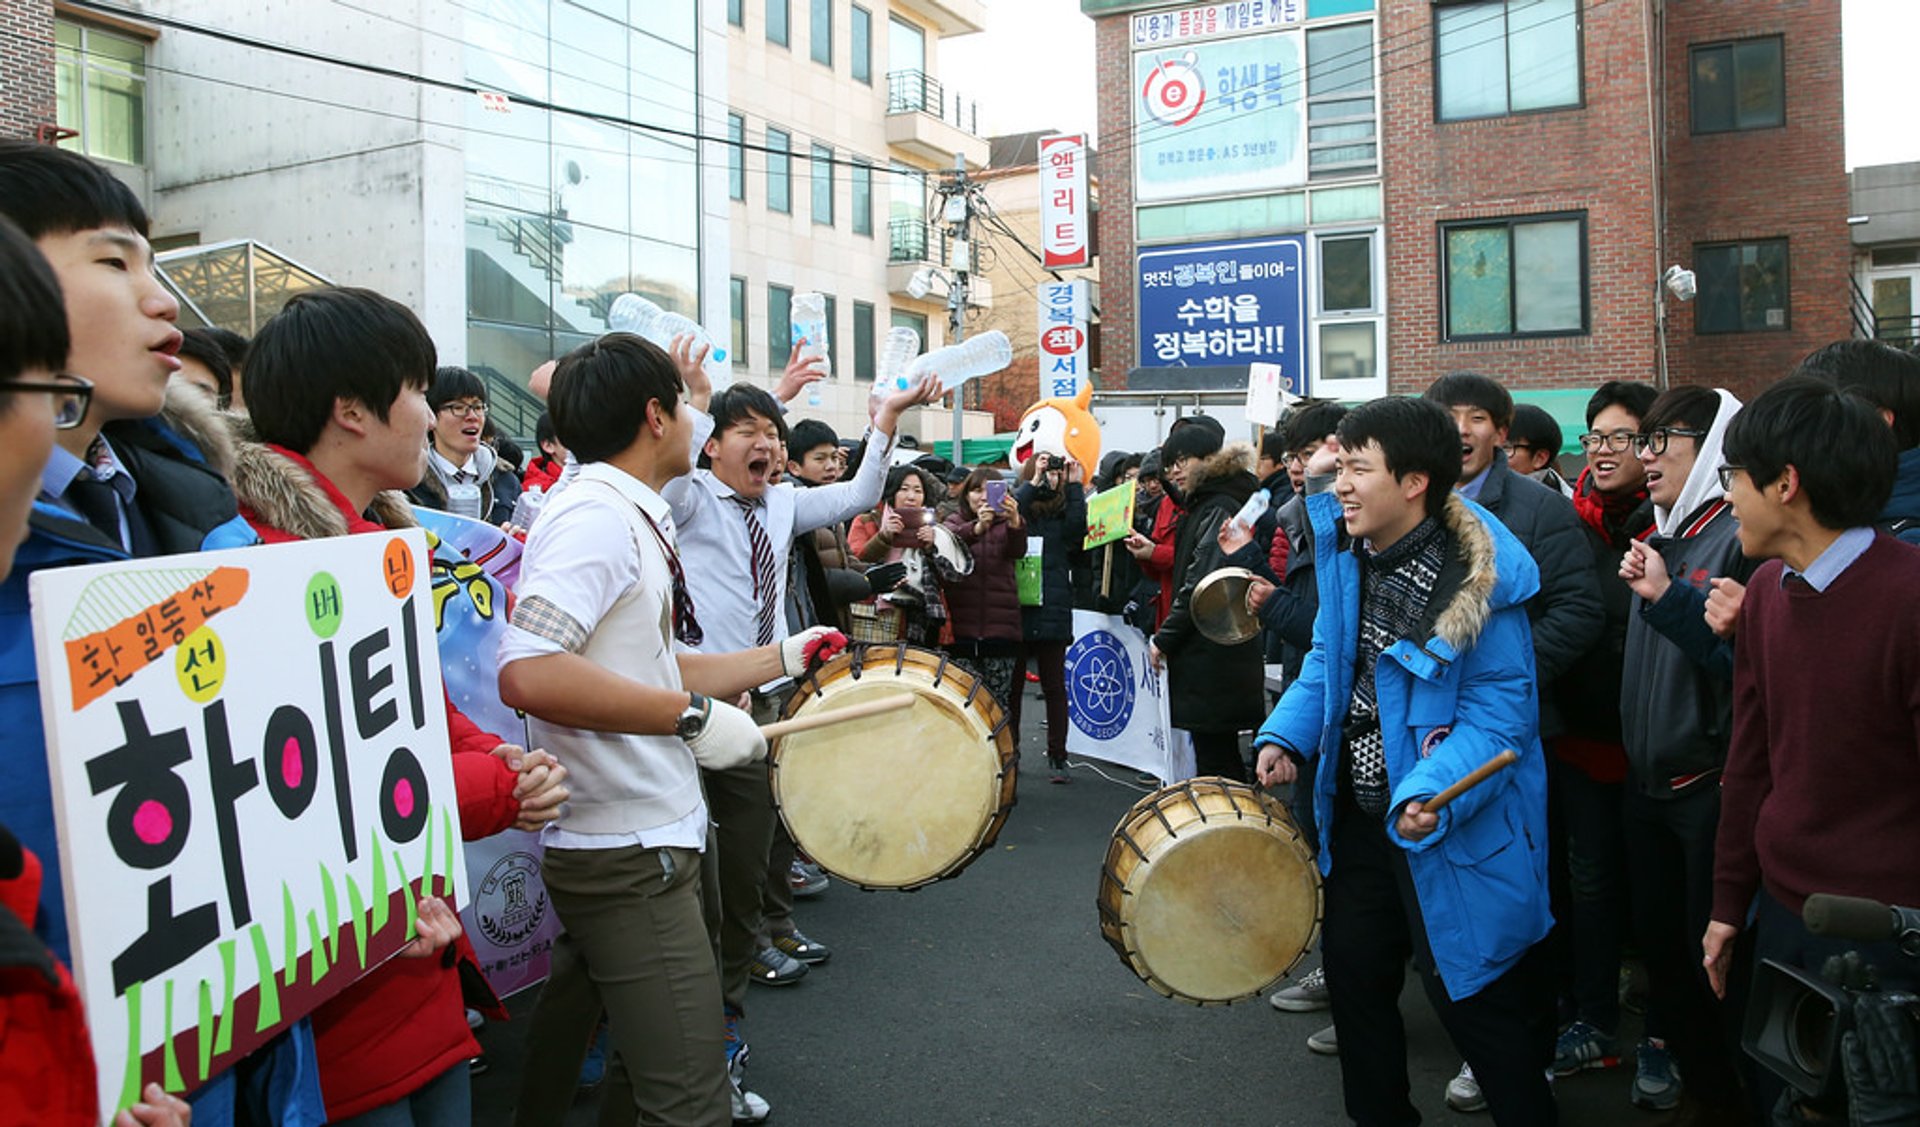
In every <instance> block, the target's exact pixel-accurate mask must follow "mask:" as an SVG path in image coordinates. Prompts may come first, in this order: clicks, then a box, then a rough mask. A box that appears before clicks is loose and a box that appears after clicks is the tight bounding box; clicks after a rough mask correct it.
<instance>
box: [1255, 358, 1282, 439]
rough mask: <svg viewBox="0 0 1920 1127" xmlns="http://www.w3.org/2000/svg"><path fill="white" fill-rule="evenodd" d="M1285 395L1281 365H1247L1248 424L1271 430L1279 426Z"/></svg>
mask: <svg viewBox="0 0 1920 1127" xmlns="http://www.w3.org/2000/svg"><path fill="white" fill-rule="evenodd" d="M1285 394H1286V387H1285V380H1283V379H1282V378H1281V375H1280V365H1278V364H1249V365H1247V421H1248V422H1250V423H1252V424H1253V425H1255V426H1261V427H1269V428H1271V427H1274V426H1277V425H1279V422H1280V401H1281V396H1283V395H1285Z"/></svg>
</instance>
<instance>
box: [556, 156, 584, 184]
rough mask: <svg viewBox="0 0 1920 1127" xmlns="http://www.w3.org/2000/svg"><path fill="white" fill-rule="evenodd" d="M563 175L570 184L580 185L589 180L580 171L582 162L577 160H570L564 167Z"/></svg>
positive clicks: (562, 169)
mask: <svg viewBox="0 0 1920 1127" xmlns="http://www.w3.org/2000/svg"><path fill="white" fill-rule="evenodd" d="M561 174H562V175H563V176H565V177H566V180H567V183H569V184H578V183H580V181H582V180H585V179H586V178H587V175H586V173H584V172H582V171H580V162H579V161H577V160H570V161H568V162H567V163H566V164H565V165H563V166H562V167H561Z"/></svg>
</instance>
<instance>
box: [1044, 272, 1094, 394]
mask: <svg viewBox="0 0 1920 1127" xmlns="http://www.w3.org/2000/svg"><path fill="white" fill-rule="evenodd" d="M1036 297H1037V299H1038V308H1039V310H1040V325H1039V330H1040V354H1039V360H1040V398H1042V399H1072V398H1073V397H1074V396H1076V395H1079V394H1080V389H1081V388H1082V387H1084V386H1086V384H1087V381H1088V380H1089V379H1090V378H1091V373H1090V372H1088V370H1087V318H1088V315H1089V313H1090V312H1091V309H1092V305H1093V298H1092V293H1091V287H1090V286H1089V285H1088V284H1087V280H1086V279H1085V278H1074V279H1072V280H1071V281H1066V282H1056V281H1045V282H1041V283H1040V289H1039V291H1038V293H1037V294H1036Z"/></svg>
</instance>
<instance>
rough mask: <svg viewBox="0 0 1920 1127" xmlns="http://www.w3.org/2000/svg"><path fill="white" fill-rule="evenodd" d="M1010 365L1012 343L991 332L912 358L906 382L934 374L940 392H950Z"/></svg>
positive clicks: (993, 331) (1011, 360)
mask: <svg viewBox="0 0 1920 1127" xmlns="http://www.w3.org/2000/svg"><path fill="white" fill-rule="evenodd" d="M1011 363H1013V343H1012V342H1011V341H1009V340H1008V339H1007V334H1005V333H1003V332H1001V331H1000V330H998V329H994V330H992V331H990V332H984V333H981V334H979V335H978V336H973V337H968V338H967V339H966V340H963V341H961V342H960V343H959V344H950V345H948V346H946V347H945V348H936V349H934V350H933V351H932V352H929V353H927V354H926V355H925V356H920V357H916V358H915V359H914V361H913V363H912V364H910V365H908V367H907V383H909V384H911V383H913V382H914V381H916V380H918V379H920V378H921V377H923V376H929V375H937V376H939V377H940V387H941V389H942V390H943V391H952V390H953V389H954V388H956V387H959V386H960V385H961V384H963V383H966V382H967V381H968V380H971V379H975V378H977V377H980V376H990V375H992V374H993V373H995V372H998V371H1000V370H1001V369H1003V368H1005V367H1006V366H1007V365H1009V364H1011Z"/></svg>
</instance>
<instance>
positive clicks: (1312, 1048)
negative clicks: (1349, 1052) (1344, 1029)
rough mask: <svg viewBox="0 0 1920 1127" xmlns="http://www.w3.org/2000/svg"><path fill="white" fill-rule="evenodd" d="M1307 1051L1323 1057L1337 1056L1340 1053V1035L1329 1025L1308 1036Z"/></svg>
mask: <svg viewBox="0 0 1920 1127" xmlns="http://www.w3.org/2000/svg"><path fill="white" fill-rule="evenodd" d="M1307 1051H1308V1052H1311V1053H1319V1054H1320V1055H1321V1056H1323V1057H1337V1056H1339V1055H1340V1035H1339V1034H1338V1033H1337V1032H1335V1029H1334V1027H1333V1026H1331V1025H1329V1026H1327V1027H1326V1028H1325V1029H1322V1030H1321V1031H1320V1032H1318V1033H1315V1034H1313V1035H1312V1036H1311V1037H1308V1038H1307Z"/></svg>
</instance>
